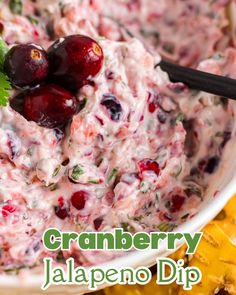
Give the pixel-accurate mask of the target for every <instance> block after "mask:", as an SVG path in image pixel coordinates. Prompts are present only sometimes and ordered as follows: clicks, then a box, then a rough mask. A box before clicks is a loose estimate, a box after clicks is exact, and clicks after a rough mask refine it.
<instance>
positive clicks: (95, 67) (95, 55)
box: [48, 35, 104, 90]
mask: <svg viewBox="0 0 236 295" xmlns="http://www.w3.org/2000/svg"><path fill="white" fill-rule="evenodd" d="M48 55H49V63H50V76H51V77H52V79H53V81H56V82H57V83H61V84H62V85H65V86H66V87H69V88H70V89H73V90H77V89H79V88H81V87H82V86H83V85H85V84H87V83H89V82H88V78H89V77H94V76H95V75H97V74H98V72H99V71H100V70H101V68H102V64H103V59H104V57H103V51H102V48H101V47H100V46H99V44H98V43H97V42H96V41H95V40H93V39H91V38H89V37H87V36H83V35H71V36H68V37H65V38H64V39H63V41H61V39H59V40H58V41H56V42H55V43H54V44H53V45H52V46H51V47H50V48H49V49H48Z"/></svg>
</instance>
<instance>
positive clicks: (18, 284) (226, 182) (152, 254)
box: [0, 139, 236, 295]
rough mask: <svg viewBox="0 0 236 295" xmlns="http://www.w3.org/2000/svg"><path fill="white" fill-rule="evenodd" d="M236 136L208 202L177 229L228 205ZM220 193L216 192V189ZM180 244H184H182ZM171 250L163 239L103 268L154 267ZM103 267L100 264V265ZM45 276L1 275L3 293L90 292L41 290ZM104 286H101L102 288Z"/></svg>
mask: <svg viewBox="0 0 236 295" xmlns="http://www.w3.org/2000/svg"><path fill="white" fill-rule="evenodd" d="M235 155H236V139H233V140H231V141H230V142H229V143H228V145H227V146H226V149H225V152H224V156H223V158H222V162H221V166H220V169H219V170H218V172H217V173H216V174H215V175H214V176H213V177H212V179H211V184H210V186H209V189H208V191H207V193H206V196H205V201H204V202H203V203H202V205H201V208H199V213H198V214H197V215H196V216H195V217H194V218H192V219H191V220H189V221H187V222H185V223H184V224H183V225H181V226H179V227H178V228H176V230H175V231H178V232H189V233H194V232H196V231H199V230H200V229H201V228H202V227H203V226H204V225H206V224H207V223H208V222H209V221H211V220H212V219H213V218H214V217H215V216H216V215H217V214H218V213H219V212H220V210H221V209H222V208H223V207H224V206H225V205H226V203H227V202H228V200H229V199H230V198H231V197H232V196H233V194H234V193H235V192H236V173H235V171H236V157H235ZM216 191H218V193H217V194H216V195H215V192H216ZM178 246H181V244H179V245H178ZM168 254H170V252H167V251H166V249H165V244H164V242H163V243H162V244H161V245H160V247H159V249H158V250H155V251H154V250H148V251H144V252H143V251H141V252H138V251H134V252H131V253H127V254H126V255H125V256H123V257H121V258H117V259H115V260H112V261H108V262H107V263H104V264H103V266H104V267H106V268H107V267H108V268H119V267H125V266H130V267H133V268H136V267H139V266H148V267H149V266H152V265H154V264H155V260H156V258H157V257H158V256H167V255H168ZM99 266H101V265H99ZM42 282H43V275H34V274H32V275H30V276H28V277H27V278H22V277H18V276H7V275H2V276H0V294H1V295H5V294H9V293H10V294H11V295H21V294H22V295H36V294H55V295H56V294H57V295H60V294H61V295H66V294H76V295H78V294H83V293H85V292H88V291H89V290H88V289H87V286H52V287H50V288H49V289H48V290H47V291H46V292H45V291H44V292H43V291H41V289H40V287H41V284H42ZM103 287H105V285H103V286H100V288H103Z"/></svg>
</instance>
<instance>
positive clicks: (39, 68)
mask: <svg viewBox="0 0 236 295" xmlns="http://www.w3.org/2000/svg"><path fill="white" fill-rule="evenodd" d="M4 71H5V72H6V74H7V76H8V77H9V79H10V81H11V83H12V84H13V85H14V86H17V87H25V86H36V85H37V84H39V83H40V82H42V81H43V80H44V79H45V78H46V77H47V75H48V73H49V63H48V56H47V52H46V51H45V50H44V49H43V48H42V47H40V46H38V45H35V44H20V45H16V46H14V47H12V48H11V49H10V50H9V51H8V53H7V55H6V58H5V62H4Z"/></svg>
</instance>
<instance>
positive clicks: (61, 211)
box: [54, 206, 69, 220]
mask: <svg viewBox="0 0 236 295" xmlns="http://www.w3.org/2000/svg"><path fill="white" fill-rule="evenodd" d="M54 211H55V214H56V216H57V217H58V218H60V219H62V220H64V219H66V218H67V217H68V216H69V211H68V208H66V207H64V208H63V207H60V206H55V207H54Z"/></svg>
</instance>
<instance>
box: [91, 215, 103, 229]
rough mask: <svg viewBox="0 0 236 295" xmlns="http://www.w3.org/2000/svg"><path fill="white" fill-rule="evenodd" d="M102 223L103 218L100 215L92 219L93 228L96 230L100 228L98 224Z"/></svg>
mask: <svg viewBox="0 0 236 295" xmlns="http://www.w3.org/2000/svg"><path fill="white" fill-rule="evenodd" d="M102 223H103V218H102V217H98V218H96V219H95V220H94V221H93V224H94V228H95V230H98V229H99V228H100V226H101V225H102Z"/></svg>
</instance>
